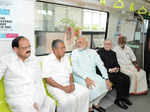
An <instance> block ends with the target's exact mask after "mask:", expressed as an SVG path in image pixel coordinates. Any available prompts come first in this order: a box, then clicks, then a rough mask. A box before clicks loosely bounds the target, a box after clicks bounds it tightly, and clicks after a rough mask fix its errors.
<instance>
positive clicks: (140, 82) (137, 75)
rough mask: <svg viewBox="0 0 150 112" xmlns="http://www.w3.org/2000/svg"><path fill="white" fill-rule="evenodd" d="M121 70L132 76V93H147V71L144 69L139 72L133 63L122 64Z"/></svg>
mask: <svg viewBox="0 0 150 112" xmlns="http://www.w3.org/2000/svg"><path fill="white" fill-rule="evenodd" d="M121 72H123V73H125V74H126V75H128V76H129V77H130V81H131V84H130V94H135V95H136V94H137V95H140V94H145V93H147V81H146V73H145V71H144V70H142V69H141V70H140V71H139V72H138V71H137V69H136V68H135V67H134V66H133V65H127V66H121Z"/></svg>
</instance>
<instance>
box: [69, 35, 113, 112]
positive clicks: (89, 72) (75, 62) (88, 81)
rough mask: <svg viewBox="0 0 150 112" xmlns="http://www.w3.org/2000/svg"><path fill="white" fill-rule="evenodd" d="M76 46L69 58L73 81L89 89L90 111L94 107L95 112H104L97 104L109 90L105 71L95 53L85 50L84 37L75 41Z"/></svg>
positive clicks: (85, 42)
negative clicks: (97, 70) (97, 71)
mask: <svg viewBox="0 0 150 112" xmlns="http://www.w3.org/2000/svg"><path fill="white" fill-rule="evenodd" d="M77 46H78V49H75V50H73V52H72V56H71V59H72V67H73V72H74V77H75V81H76V82H77V83H79V84H81V85H83V86H85V87H87V88H88V89H89V91H90V111H91V112H92V111H93V109H92V106H94V108H95V109H96V110H98V111H101V112H104V111H105V110H104V109H103V108H102V107H100V106H99V102H100V100H101V99H102V98H103V97H104V96H105V95H106V93H107V92H108V89H110V88H111V87H110V81H109V78H108V74H107V70H106V68H105V67H104V64H103V62H102V60H101V59H100V57H99V56H98V54H97V53H96V51H95V50H92V49H88V48H87V46H88V44H87V41H86V40H85V38H84V37H80V38H79V39H78V40H77ZM96 66H97V67H98V68H99V69H100V71H101V73H102V77H101V76H99V75H98V74H97V73H96Z"/></svg>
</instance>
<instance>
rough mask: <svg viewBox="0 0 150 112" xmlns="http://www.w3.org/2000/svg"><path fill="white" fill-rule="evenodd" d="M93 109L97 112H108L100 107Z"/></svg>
mask: <svg viewBox="0 0 150 112" xmlns="http://www.w3.org/2000/svg"><path fill="white" fill-rule="evenodd" d="M93 109H95V110H97V111H99V112H106V110H105V109H104V108H102V107H98V108H97V107H96V106H95V105H93Z"/></svg>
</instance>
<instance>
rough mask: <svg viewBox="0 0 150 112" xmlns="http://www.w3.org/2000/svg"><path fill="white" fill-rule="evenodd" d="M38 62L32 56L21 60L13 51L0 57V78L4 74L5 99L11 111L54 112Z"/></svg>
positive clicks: (53, 105)
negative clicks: (35, 106)
mask: <svg viewBox="0 0 150 112" xmlns="http://www.w3.org/2000/svg"><path fill="white" fill-rule="evenodd" d="M40 73H41V69H40V63H39V61H38V60H37V59H36V58H35V57H34V58H33V57H32V58H31V57H30V58H28V59H26V60H25V62H23V61H21V60H20V59H19V58H18V56H17V55H16V54H15V53H11V54H8V55H7V56H3V57H2V58H1V59H0V79H1V78H2V77H3V76H4V85H5V93H6V100H7V103H8V104H9V106H10V109H11V111H12V112H37V110H36V109H35V108H34V107H33V104H34V103H37V104H38V108H39V109H40V112H55V103H54V101H53V100H52V99H50V98H49V97H48V96H46V93H45V90H44V86H43V82H42V77H41V75H40Z"/></svg>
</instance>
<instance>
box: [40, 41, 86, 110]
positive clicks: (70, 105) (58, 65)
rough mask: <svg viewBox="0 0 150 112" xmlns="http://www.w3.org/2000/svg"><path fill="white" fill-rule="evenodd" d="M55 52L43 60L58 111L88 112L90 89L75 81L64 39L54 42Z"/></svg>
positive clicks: (44, 70) (46, 76)
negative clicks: (66, 53)
mask: <svg viewBox="0 0 150 112" xmlns="http://www.w3.org/2000/svg"><path fill="white" fill-rule="evenodd" d="M52 50H53V53H52V54H50V55H49V56H47V57H45V59H44V61H43V73H44V74H45V78H46V81H47V88H48V91H49V92H50V93H51V94H52V95H53V96H54V97H55V98H56V99H57V101H58V107H57V112H88V105H89V91H88V89H86V88H85V87H83V86H81V85H78V84H76V83H74V79H73V75H72V68H71V65H70V62H69V57H68V56H67V55H65V45H64V42H63V41H62V40H59V39H57V40H54V41H53V42H52Z"/></svg>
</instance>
